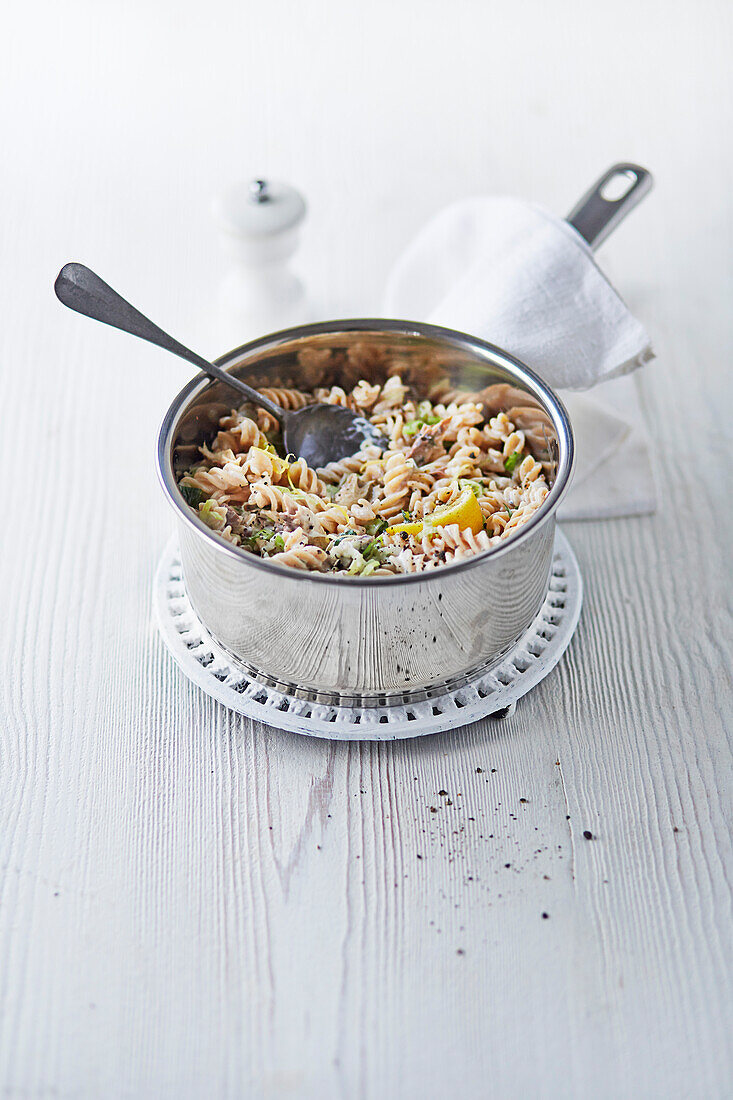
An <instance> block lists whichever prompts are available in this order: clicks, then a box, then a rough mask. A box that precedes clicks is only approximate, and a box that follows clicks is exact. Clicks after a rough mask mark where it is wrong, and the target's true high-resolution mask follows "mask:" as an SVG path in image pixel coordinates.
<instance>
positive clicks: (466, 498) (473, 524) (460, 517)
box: [387, 489, 484, 535]
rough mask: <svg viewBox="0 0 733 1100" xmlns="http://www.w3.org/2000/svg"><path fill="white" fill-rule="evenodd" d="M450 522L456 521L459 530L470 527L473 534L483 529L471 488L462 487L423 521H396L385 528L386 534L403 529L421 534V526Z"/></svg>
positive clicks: (480, 515)
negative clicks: (448, 502)
mask: <svg viewBox="0 0 733 1100" xmlns="http://www.w3.org/2000/svg"><path fill="white" fill-rule="evenodd" d="M451 523H457V524H458V526H459V528H460V529H461V531H465V530H466V529H468V528H470V530H471V531H473V533H474V535H477V534H478V533H479V531H482V530H483V526H484V517H483V514H482V512H481V508H480V506H479V502H478V500H477V499H476V497H475V495H474V492H473V490H472V489H464V490H463V492H462V493H461V495H460V496H459V497H456V499H455V500H453V501H451V502H450V504H444V505H443V506H442V507H441V508H436V509H435V511H434V512H431V513H430V515H429V516H427V517H426V519H425V523H424V524H423V523H396V524H394V526H392V527H388V528H387V534H388V535H396V534H399V532H400V531H404V532H405V533H406V534H408V535H419V534H421V532H422V530H423V527H427V528H430V527H448V525H449V524H451Z"/></svg>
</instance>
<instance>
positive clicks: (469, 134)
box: [0, 0, 733, 1100]
mask: <svg viewBox="0 0 733 1100" xmlns="http://www.w3.org/2000/svg"><path fill="white" fill-rule="evenodd" d="M607 16H608V13H607V12H605V11H604V10H602V9H596V8H594V7H588V5H585V4H580V3H579V2H577V0H562V2H560V3H559V4H556V5H554V6H550V7H546V6H543V5H540V4H539V3H534V2H533V3H530V4H528V5H522V6H518V7H517V8H516V10H514V9H509V8H507V6H506V5H500V4H498V3H495V2H494V0H491V2H490V3H488V4H479V3H478V2H472V0H459V2H458V3H455V4H452V5H439V4H437V3H433V2H429V3H422V4H419V5H418V4H417V3H413V2H404V3H400V4H396V5H395V4H387V3H386V0H378V2H376V3H375V4H372V5H371V6H370V7H368V8H367V7H356V6H352V5H339V4H336V3H335V2H330V0H314V2H313V3H311V4H309V5H307V6H304V7H302V8H301V7H296V6H295V5H293V4H288V3H286V2H285V0H275V2H273V3H271V4H269V5H267V6H266V7H263V5H255V4H245V5H236V6H235V5H233V4H229V3H225V2H224V0H215V2H214V3H212V4H210V5H208V6H207V7H206V8H200V7H198V6H195V5H193V4H192V3H183V4H177V5H173V4H172V3H169V2H168V0H159V2H158V3H156V4H154V5H148V6H147V7H146V8H145V9H144V10H143V8H142V7H139V6H138V5H134V4H133V5H126V6H124V7H123V6H122V5H121V4H120V5H118V4H109V5H104V6H103V7H100V6H98V5H92V4H91V3H90V2H88V3H87V2H82V0H75V2H72V3H70V4H66V5H63V6H62V7H57V6H52V5H51V4H49V3H40V4H39V5H36V6H34V7H32V8H21V6H16V10H14V11H13V13H12V14H10V15H8V16H7V17H6V19H7V26H6V33H5V35H4V37H3V41H2V42H1V43H0V55H1V56H0V72H1V73H2V78H1V79H2V81H3V93H4V94H3V96H2V97H1V103H2V105H1V106H0V111H1V112H2V114H1V115H0V118H1V130H0V134H1V136H2V140H3V146H4V149H5V151H6V153H7V157H6V164H5V169H4V171H3V174H2V177H1V178H0V195H2V198H3V209H4V212H5V217H4V218H3V219H2V220H0V290H1V291H2V300H3V302H4V310H3V323H2V326H0V351H1V355H2V358H1V360H0V409H2V432H1V433H0V454H1V455H2V470H3V472H4V476H5V486H6V491H5V516H4V522H3V524H2V526H1V527H0V561H1V562H2V566H3V584H2V586H0V601H1V604H0V626H1V627H2V630H3V636H4V646H3V650H2V662H3V665H2V676H1V677H0V713H1V714H2V728H1V730H0V1084H1V1085H2V1094H3V1095H5V1096H9V1097H36V1096H58V1097H100V1096H104V1097H140V1096H145V1097H147V1096H150V1097H156V1098H169V1097H170V1098H176V1100H177V1098H181V1097H186V1098H188V1097H191V1098H209V1097H217V1098H218V1097H243V1096H246V1097H256V1098H259V1097H263V1098H269V1097H285V1096H287V1097H297V1098H306V1100H310V1098H314V1100H315V1098H317V1100H324V1098H331V1097H334V1098H339V1100H341V1098H346V1100H351V1098H352V1097H353V1098H355V1097H366V1098H371V1097H378V1098H380V1100H381V1098H387V1100H390V1098H393V1097H394V1098H398V1097H399V1098H400V1100H412V1098H413V1097H415V1098H420V1100H424V1098H433V1097H438V1096H444V1095H448V1094H454V1095H460V1094H462V1095H466V1096H469V1097H491V1098H505V1097H514V1096H520V1095H529V1096H538V1097H547V1098H552V1100H555V1098H562V1097H577V1098H586V1097H594V1098H601V1100H603V1098H606V1097H607V1098H618V1097H637V1096H638V1097H650V1098H656V1097H659V1098H664V1100H676V1098H680V1100H682V1098H688V1097H693V1098H697V1097H701V1098H702V1097H705V1098H706V1100H707V1098H716V1097H721V1098H722V1097H727V1096H729V1095H730V1093H731V1089H732V1087H733V1050H732V1045H731V1036H732V1035H733V972H732V966H731V960H732V958H733V943H732V942H731V940H732V930H733V905H732V901H731V878H732V877H733V859H732V852H731V816H732V815H731V805H732V801H733V800H732V798H731V794H732V791H733V775H732V774H731V773H732V770H733V768H732V760H733V756H732V754H731V741H730V738H731V711H732V710H733V707H732V706H731V684H730V670H731V655H732V651H733V644H732V643H733V638H732V633H733V632H732V631H731V616H730V578H731V554H730V547H731V544H732V543H733V523H732V521H731V509H730V501H731V495H732V494H731V477H730V469H731V446H730V444H731V431H730V424H731V407H730V405H731V403H730V397H731V384H730V362H731V353H732V352H733V340H731V325H730V301H731V300H733V294H732V292H733V272H732V271H731V265H730V256H731V254H732V253H731V230H732V228H733V218H732V217H731V202H730V178H731V168H732V167H733V162H732V160H731V156H732V154H731V149H730V143H729V142H726V141H725V140H724V135H726V134H729V133H730V132H731V122H732V121H733V119H732V118H731V113H732V112H731V103H732V102H733V98H732V97H731V90H732V88H731V84H732V81H731V75H730V66H729V59H728V52H729V43H730V38H731V23H732V22H733V18H732V14H731V10H730V7H729V6H728V5H726V4H724V3H723V2H722V0H705V2H704V3H702V4H700V5H696V6H692V5H685V4H683V3H681V2H680V0H673V2H672V3H669V2H667V3H662V2H661V0H648V2H647V3H646V4H643V5H639V4H632V3H630V2H627V0H622V2H621V4H620V5H617V6H616V8H615V9H614V15H613V19H612V20H609V18H608V17H607ZM626 158H629V159H632V160H633V159H637V160H638V161H639V162H641V163H643V164H648V165H649V167H650V168H652V170H653V171H654V172H655V174H656V176H657V179H658V187H657V189H656V190H655V192H654V193H653V195H652V196H651V197H650V198H649V199H648V200H647V201H646V202H645V204H644V205H643V207H641V208H640V209H639V211H637V212H636V213H634V215H633V218H632V219H630V220H629V223H628V226H626V227H624V228H623V229H622V230H620V231H619V233H618V235H617V236H615V237H614V238H612V239H611V240H610V241H609V242H608V243H607V245H605V246H604V249H603V252H602V253H601V256H600V260H601V262H602V263H603V265H604V267H605V268H606V269H607V270H608V272H609V274H610V275H611V277H612V278H614V279H615V280H616V281H617V283H618V285H619V288H620V289H621V292H622V293H623V294H624V296H625V297H626V299H627V301H628V302H629V303H630V305H631V307H632V308H633V309H634V310H635V311H637V312H638V313H639V314H640V316H642V318H643V319H644V320H645V322H646V323H647V324H648V325H649V327H650V329H651V331H652V333H653V336H654V338H655V341H656V344H657V349H658V353H659V358H658V360H657V362H656V363H655V364H653V365H652V366H650V367H649V368H648V369H647V370H646V371H645V372H644V377H643V379H642V380H641V391H642V397H643V400H644V403H645V409H646V413H647V419H648V423H649V432H650V436H651V438H652V441H653V445H654V451H655V458H656V473H657V477H658V485H659V496H660V509H659V512H658V513H657V514H656V515H655V516H654V517H646V518H641V519H633V520H621V521H614V522H610V523H605V524H603V523H586V524H575V525H572V526H571V527H568V528H566V532H567V534H568V535H569V537H570V539H571V541H572V544H573V546H574V549H575V551H576V553H577V555H578V558H579V561H580V564H581V568H582V570H583V574H584V580H585V586H586V602H585V607H584V611H583V616H582V618H581V623H580V627H579V630H578V634H577V636H576V638H575V640H574V642H573V645H572V646H571V649H570V650H569V652H568V654H567V655H566V658H565V659H564V660H563V662H562V663H561V665H560V666H559V667H558V668H557V669H556V670H555V672H554V673H553V674H552V675H551V676H550V677H549V678H548V680H547V681H545V682H544V683H543V684H542V685H541V686H540V687H539V688H537V689H536V690H535V691H534V692H533V693H532V694H531V695H530V696H529V697H528V698H527V699H525V700H523V701H522V703H521V704H520V706H519V707H518V708H517V711H516V714H515V715H514V716H513V717H512V718H511V719H509V720H507V721H506V722H504V723H492V722H489V721H485V722H480V723H476V724H475V725H473V726H471V727H469V728H467V729H464V730H459V731H456V732H453V733H450V734H446V735H441V736H434V737H430V738H426V739H424V740H420V739H418V740H415V741H410V742H399V743H393V744H380V745H370V744H363V745H359V744H354V745H341V744H329V743H326V742H318V741H312V740H309V739H305V738H298V737H296V736H292V735H287V734H284V733H282V732H279V731H277V730H275V729H271V728H269V727H265V726H261V725H258V724H256V723H253V722H250V721H248V720H245V719H241V718H238V717H235V716H233V715H231V714H229V713H227V712H226V711H225V710H224V709H223V708H221V707H220V706H218V705H217V704H214V703H213V702H211V701H210V700H209V699H207V698H205V697H204V696H202V695H201V694H200V693H199V692H198V691H197V690H196V689H195V688H193V687H192V686H191V685H189V684H188V683H187V682H186V681H185V680H184V679H183V677H182V676H181V674H180V673H179V672H178V670H177V669H176V668H175V667H174V665H173V663H172V661H171V660H170V659H169V658H168V656H167V655H166V653H165V652H164V650H163V647H162V645H161V643H160V642H159V640H158V638H157V636H156V632H155V629H154V626H153V624H152V622H151V617H150V586H151V582H152V577H153V573H154V569H155V565H156V559H157V555H158V553H159V552H160V550H161V549H162V547H163V545H164V543H165V541H166V539H167V537H168V533H169V526H170V517H169V515H168V514H167V510H166V507H165V504H164V502H163V500H162V497H161V494H160V492H159V489H158V487H157V484H156V481H155V475H154V472H153V465H152V455H153V444H154V438H155V433H156V430H157V426H158V422H159V420H160V417H161V415H162V413H163V411H164V409H165V407H166V405H167V403H168V401H169V399H170V396H171V394H172V393H173V392H175V391H176V390H177V389H178V388H179V385H180V382H181V380H182V379H183V377H184V376H185V375H184V374H182V370H183V371H185V368H182V367H181V366H180V365H179V364H178V363H177V362H175V361H174V360H172V359H171V360H170V361H169V360H168V359H166V357H165V356H163V355H162V354H161V353H159V352H158V351H156V350H155V349H152V348H148V347H145V346H143V345H137V346H136V345H134V344H132V343H131V342H130V341H129V339H128V338H126V337H123V336H121V335H118V334H116V333H112V332H110V331H109V330H107V329H104V328H102V327H97V326H94V325H92V324H91V323H89V322H86V321H84V320H83V319H81V318H74V317H72V316H71V315H70V314H68V313H65V312H64V311H62V310H61V308H60V307H58V306H57V305H56V303H55V301H54V300H53V298H52V295H51V284H52V280H53V277H54V275H55V273H56V271H57V270H58V268H59V267H60V266H61V264H62V263H63V262H64V261H66V260H69V259H79V260H83V261H85V262H87V263H89V264H90V265H91V266H93V267H95V268H96V269H98V270H99V271H100V272H101V273H102V275H104V276H105V277H107V278H109V279H110V281H111V282H112V283H113V285H115V286H118V287H119V289H120V290H121V291H122V292H123V293H127V294H129V296H130V297H132V298H133V300H134V301H135V302H139V304H140V305H141V306H142V307H143V308H146V309H147V310H148V312H149V313H150V315H151V316H153V317H155V318H156V319H160V321H161V323H162V324H163V325H164V326H167V327H169V328H170V330H171V331H172V332H175V333H180V335H181V337H182V339H184V340H189V341H190V342H191V344H192V346H197V347H200V348H201V349H202V350H203V351H210V352H211V353H218V352H221V351H223V350H224V349H225V348H226V347H227V346H229V345H231V343H232V342H233V338H232V337H230V335H229V334H225V333H224V329H223V328H222V327H221V320H217V319H216V318H217V313H216V304H217V303H216V286H217V281H218V280H219V279H220V277H221V275H222V273H223V264H222V261H221V259H220V256H219V253H218V245H217V242H216V239H215V236H214V233H213V228H212V224H211V222H210V218H209V213H208V203H209V200H210V197H211V195H212V194H213V192H214V191H215V190H216V189H217V188H218V187H220V186H221V185H222V184H223V183H224V182H227V181H228V180H230V179H231V178H236V177H238V176H240V175H242V174H243V173H244V174H245V175H250V174H251V175H254V174H260V173H264V174H272V175H274V176H280V177H282V178H285V179H288V180H292V181H293V182H295V183H296V184H299V185H301V186H302V187H303V189H304V190H305V192H306V194H307V196H308V198H309V199H310V220H309V222H308V227H307V231H306V234H305V237H304V241H303V248H302V252H301V254H300V266H301V269H302V270H303V272H304V273H305V274H306V275H307V277H308V280H309V285H310V290H311V295H312V303H313V304H312V311H313V315H314V316H326V315H329V314H330V315H331V316H334V315H339V314H341V315H344V314H347V315H348V314H359V313H361V314H368V313H369V312H370V311H372V310H374V309H376V308H377V305H378V302H379V297H380V292H381V287H382V285H383V283H384V278H385V275H386V272H387V270H388V269H389V265H390V263H391V262H392V260H393V259H394V257H395V256H396V255H397V254H398V252H399V250H400V249H401V248H402V247H403V245H404V244H405V242H406V241H407V240H408V238H409V237H410V235H411V234H412V233H413V232H414V230H415V229H416V228H417V227H418V226H419V225H420V224H421V223H422V222H423V221H424V220H425V219H426V218H427V217H428V216H429V214H430V213H432V212H433V211H434V210H436V209H437V208H438V207H439V206H440V205H442V204H443V203H445V202H447V201H449V200H450V199H451V198H453V197H456V196H459V195H468V194H471V193H476V192H481V191H483V190H493V191H498V192H501V191H506V192H509V193H517V194H520V195H525V196H526V197H528V198H533V199H537V200H539V201H542V202H544V203H546V204H547V205H548V206H550V207H552V208H554V209H556V210H558V211H563V210H565V209H568V208H569V207H570V206H571V205H572V203H573V202H574V200H575V199H576V198H577V197H578V195H579V194H580V193H581V192H582V191H583V189H584V188H585V187H586V186H587V185H588V184H589V183H590V181H591V180H592V179H593V178H594V177H595V176H596V175H597V174H598V173H599V172H600V171H601V170H602V169H603V168H604V167H606V165H607V164H609V163H610V162H612V161H613V160H615V159H626ZM246 335H247V334H242V336H243V337H244V336H246ZM100 452H101V455H100ZM479 769H480V770H479ZM440 791H446V792H447V794H445V795H441V794H439V792H440ZM586 830H588V831H590V832H591V833H592V834H593V838H592V839H591V840H588V839H586V838H585V837H584V832H585V831H586ZM543 913H546V914H547V917H546V918H543Z"/></svg>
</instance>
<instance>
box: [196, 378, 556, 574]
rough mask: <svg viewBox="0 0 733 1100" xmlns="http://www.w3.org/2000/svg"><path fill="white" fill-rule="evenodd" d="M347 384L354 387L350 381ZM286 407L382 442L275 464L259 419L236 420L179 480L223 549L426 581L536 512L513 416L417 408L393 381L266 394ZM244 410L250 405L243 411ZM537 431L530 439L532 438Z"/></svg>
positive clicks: (302, 565)
mask: <svg viewBox="0 0 733 1100" xmlns="http://www.w3.org/2000/svg"><path fill="white" fill-rule="evenodd" d="M352 377H353V376H352ZM260 392H261V393H262V394H263V395H265V396H266V397H269V398H270V399H271V400H272V401H275V402H277V403H278V404H280V405H282V406H283V407H284V408H288V409H298V408H302V407H303V406H304V405H306V404H309V403H312V402H314V401H320V402H325V403H329V404H334V405H342V406H344V407H347V408H352V409H354V410H357V411H359V412H360V413H362V414H363V415H365V416H367V417H368V418H369V419H370V420H371V422H372V423H373V424H375V425H378V426H379V427H380V430H381V431H382V432H383V433H384V435H385V436H386V448H385V450H384V451H383V452H380V450H379V448H377V447H374V446H366V447H364V448H363V449H362V450H361V451H359V452H358V453H357V454H355V455H351V456H349V457H347V458H344V459H343V461H341V462H332V463H330V464H329V465H328V466H326V467H324V468H322V469H318V470H313V469H311V468H310V467H309V466H308V465H307V464H306V463H305V462H304V461H303V459H300V458H296V459H294V458H293V456H292V455H288V456H285V457H284V456H283V455H282V453H281V452H280V453H278V450H277V447H276V446H275V445H274V443H275V442H276V441H277V439H278V438H279V436H278V431H277V424H276V423H275V422H274V420H273V418H272V417H271V416H269V414H267V413H265V412H264V410H262V409H258V410H251V409H250V412H251V415H245V413H244V412H236V411H233V412H232V413H231V415H230V416H225V417H223V418H222V419H221V420H220V421H219V431H218V433H217V435H216V436H215V438H214V440H213V441H212V443H211V444H210V445H208V446H203V447H201V448H200V456H201V457H200V459H199V460H198V461H197V462H195V463H194V465H193V466H192V467H191V468H190V469H189V470H188V471H187V472H186V473H185V475H184V476H183V477H182V478H181V479H180V489H181V492H182V494H183V495H184V497H185V499H186V500H187V501H188V503H189V504H190V505H191V507H192V508H194V509H195V510H196V511H197V512H198V514H199V516H200V518H201V519H202V520H203V521H204V523H206V524H207V525H208V526H209V527H210V528H211V529H212V530H213V531H215V532H216V533H217V534H218V535H219V536H220V537H221V538H224V539H226V540H227V541H229V542H231V543H233V544H234V545H236V546H241V547H242V548H243V549H245V550H248V551H249V552H251V553H253V554H257V555H258V556H260V557H264V558H268V559H270V560H271V561H275V562H279V563H280V564H282V565H288V566H290V567H292V568H294V569H301V570H303V569H306V570H316V571H319V572H330V573H336V574H339V575H341V576H344V575H346V576H362V577H364V576H371V577H381V576H390V575H394V574H399V573H413V572H422V571H423V570H426V569H433V568H436V567H438V566H442V565H444V564H448V563H450V562H452V561H457V560H459V559H461V558H465V557H467V556H470V555H474V554H479V553H482V552H484V551H486V550H490V549H491V547H492V546H495V545H496V544H497V543H499V542H500V541H501V540H503V539H506V538H508V537H510V536H511V535H512V534H513V533H514V532H515V531H517V530H518V529H519V528H520V527H521V526H522V525H523V524H524V523H526V522H527V520H528V519H530V517H531V516H533V515H534V514H535V513H536V512H537V510H538V509H539V508H540V507H541V506H542V503H543V501H544V500H545V497H546V496H547V494H548V492H549V485H548V483H547V480H546V477H545V470H544V467H543V465H542V463H541V462H539V461H538V460H537V459H536V458H535V457H534V456H533V454H532V453H531V451H530V450H529V448H528V442H527V438H526V436H525V432H524V431H523V430H522V429H521V428H520V427H517V426H516V424H515V423H513V422H512V420H511V419H510V418H509V416H508V415H507V413H506V412H503V411H498V412H496V415H493V416H490V415H489V416H488V417H487V414H486V407H485V406H482V405H481V404H480V403H479V399H478V398H477V397H476V396H475V395H472V396H471V397H470V398H464V399H461V397H460V395H457V394H455V393H453V392H452V391H447V390H446V388H445V386H443V387H442V388H440V387H438V388H435V387H434V388H433V390H431V391H430V392H431V393H432V397H433V400H419V399H418V396H417V395H416V394H415V393H414V391H413V389H412V383H411V384H410V385H407V384H405V383H404V382H403V379H402V376H401V375H400V373H398V372H397V370H396V369H395V364H392V365H391V366H390V367H389V370H388V373H387V375H386V379H385V381H384V382H383V384H382V385H379V384H375V383H372V382H369V381H366V380H365V379H363V378H361V379H359V380H358V381H357V382H356V384H355V385H354V386H353V388H352V389H350V390H346V389H344V388H343V387H341V386H331V387H330V388H329V387H320V388H315V389H313V390H312V391H311V392H306V391H305V390H297V389H285V388H280V387H277V388H269V389H262V390H261V391H260ZM248 408H249V406H248ZM531 434H532V433H531V432H530V435H531Z"/></svg>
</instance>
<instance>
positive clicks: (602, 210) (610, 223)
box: [566, 164, 654, 248]
mask: <svg viewBox="0 0 733 1100" xmlns="http://www.w3.org/2000/svg"><path fill="white" fill-rule="evenodd" d="M653 184H654V178H653V176H652V174H651V172H648V171H647V169H646V168H641V167H639V165H638V164H614V165H613V167H612V168H609V169H608V171H607V172H604V173H603V175H602V176H601V178H600V179H599V180H598V181H597V182H596V183H594V184H593V186H592V187H591V189H590V191H587V192H586V194H585V195H583V197H582V199H581V200H580V202H579V203H578V204H577V206H575V207H574V208H573V209H572V210H571V211H570V213H569V214H568V216H567V219H566V220H567V221H569V222H570V224H571V225H572V226H573V228H574V229H576V230H577V231H578V233H580V235H581V237H583V239H584V240H586V241H587V242H588V244H589V245H590V246H591V248H598V246H599V245H600V244H602V243H603V242H604V241H605V239H606V237H607V236H608V234H609V233H612V232H613V230H614V229H615V228H616V226H617V225H618V224H619V222H621V221H623V219H624V218H625V217H626V215H627V214H628V213H629V211H631V210H633V209H634V207H635V206H636V204H637V203H638V202H641V200H642V199H643V198H644V195H646V193H647V191H650V190H651V188H652V186H653Z"/></svg>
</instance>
